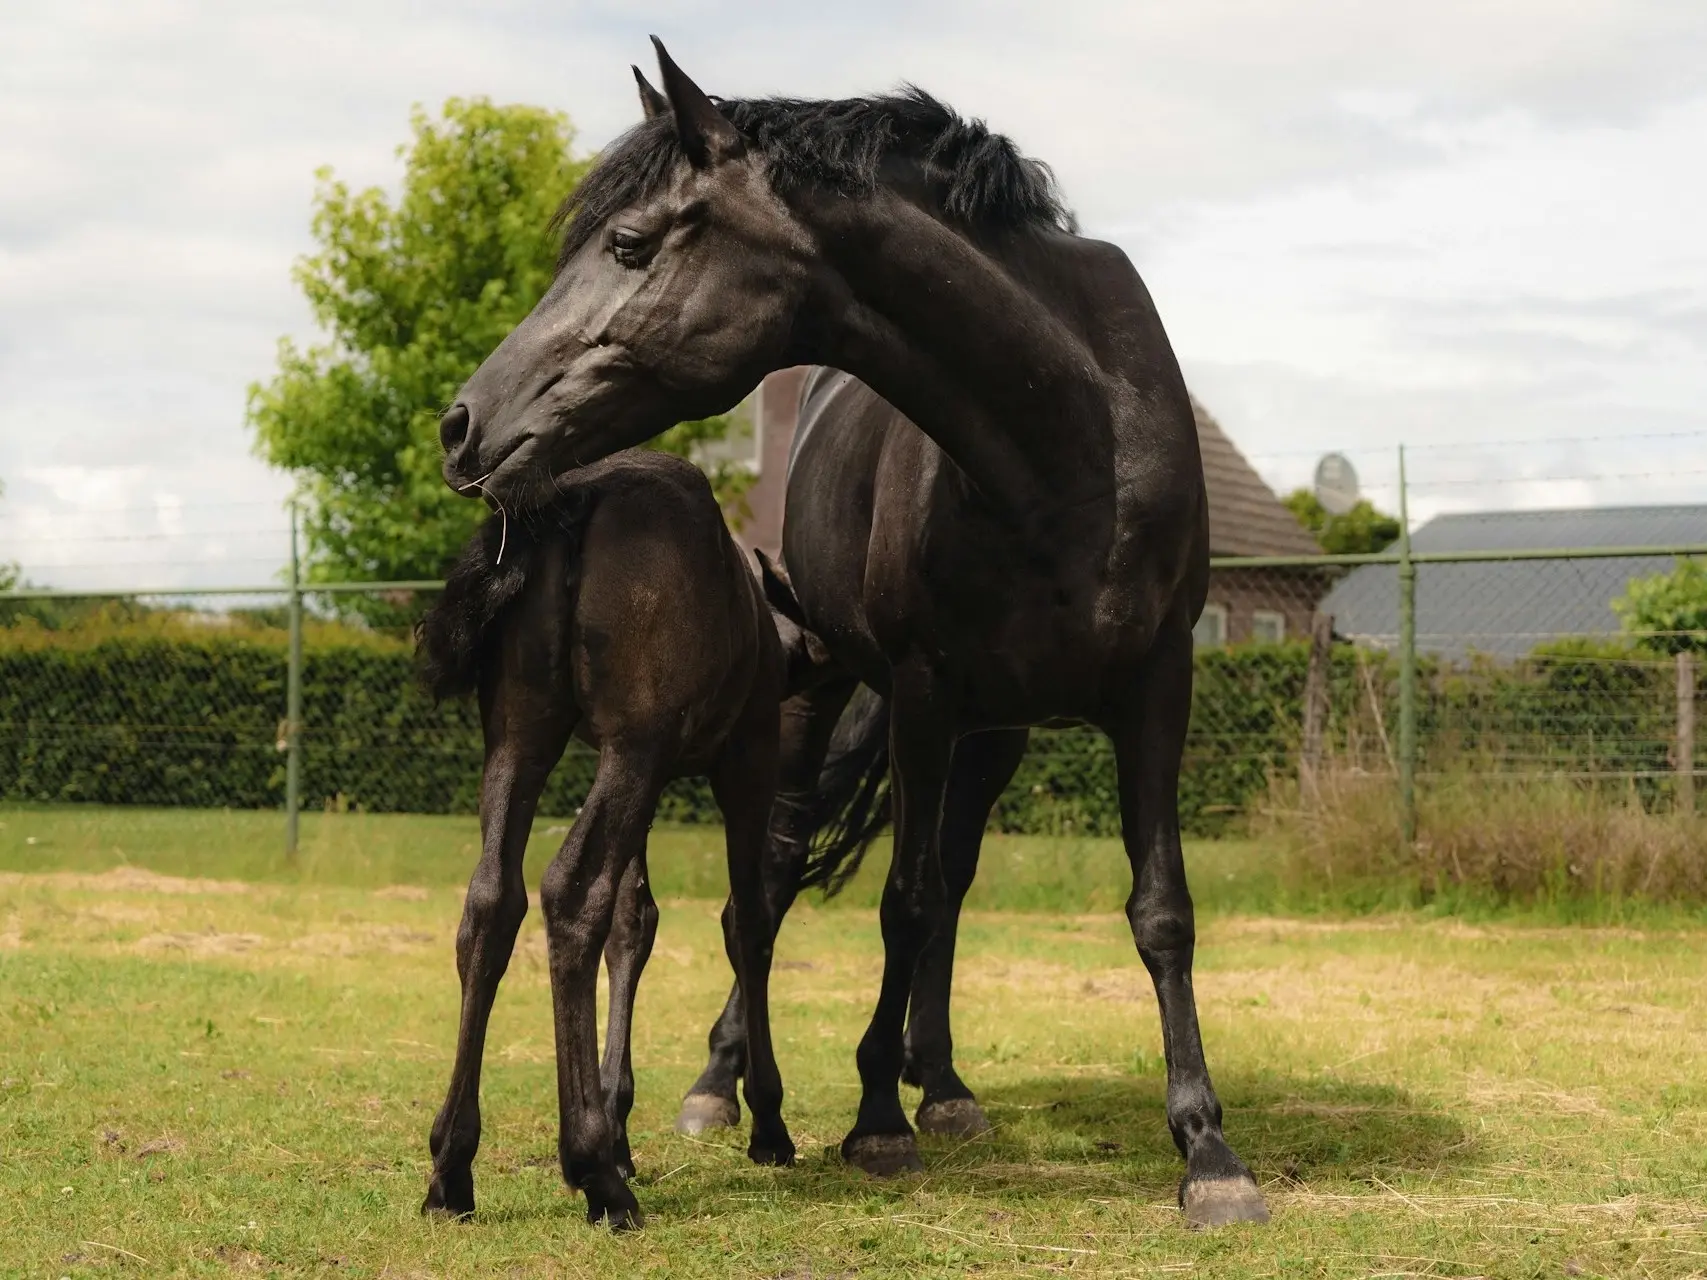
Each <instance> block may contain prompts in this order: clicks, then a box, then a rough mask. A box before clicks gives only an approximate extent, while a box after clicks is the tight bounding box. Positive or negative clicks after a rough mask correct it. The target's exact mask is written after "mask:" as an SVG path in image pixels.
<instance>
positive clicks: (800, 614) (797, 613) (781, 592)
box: [753, 547, 806, 627]
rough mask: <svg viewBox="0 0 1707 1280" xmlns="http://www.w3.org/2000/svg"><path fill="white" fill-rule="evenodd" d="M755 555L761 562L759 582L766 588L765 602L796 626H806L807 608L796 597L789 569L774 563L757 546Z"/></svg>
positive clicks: (754, 549) (754, 551)
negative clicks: (802, 606) (789, 578)
mask: <svg viewBox="0 0 1707 1280" xmlns="http://www.w3.org/2000/svg"><path fill="white" fill-rule="evenodd" d="M753 557H754V559H756V560H757V561H758V562H759V582H760V583H761V584H762V585H763V586H764V589H765V603H766V604H768V605H770V607H771V608H773V609H775V610H776V611H777V612H778V613H780V614H781V615H782V616H783V617H785V618H787V619H788V620H789V621H790V622H792V623H793V624H794V625H795V626H797V627H804V626H805V625H806V610H804V609H802V608H801V607H800V601H799V600H797V599H795V596H794V586H793V584H792V583H790V582H789V580H788V571H787V570H785V569H784V568H783V567H782V566H781V565H778V564H772V563H771V558H770V557H769V556H767V555H766V554H765V553H764V552H763V551H760V550H759V549H758V548H757V547H754V548H753Z"/></svg>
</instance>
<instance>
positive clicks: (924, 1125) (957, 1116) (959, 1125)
mask: <svg viewBox="0 0 1707 1280" xmlns="http://www.w3.org/2000/svg"><path fill="white" fill-rule="evenodd" d="M913 1123H914V1124H915V1125H917V1126H918V1129H919V1132H920V1133H940V1134H946V1135H947V1136H948V1137H951V1138H976V1137H977V1136H978V1135H979V1134H981V1133H988V1132H990V1122H989V1120H987V1119H986V1118H985V1117H984V1108H983V1107H980V1106H979V1105H978V1103H977V1102H976V1101H975V1100H973V1099H972V1098H949V1099H946V1100H945V1101H942V1102H922V1103H920V1104H919V1111H918V1114H917V1115H915V1116H914V1117H913Z"/></svg>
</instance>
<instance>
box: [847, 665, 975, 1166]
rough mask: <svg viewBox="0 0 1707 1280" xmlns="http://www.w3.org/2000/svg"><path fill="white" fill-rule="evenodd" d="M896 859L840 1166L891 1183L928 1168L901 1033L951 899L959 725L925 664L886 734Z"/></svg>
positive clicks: (901, 686) (905, 684) (898, 689)
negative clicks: (947, 858)
mask: <svg viewBox="0 0 1707 1280" xmlns="http://www.w3.org/2000/svg"><path fill="white" fill-rule="evenodd" d="M889 750H890V761H891V770H892V772H891V792H890V794H891V797H892V800H893V804H894V814H895V845H894V853H893V855H892V857H891V858H890V862H889V878H888V880H887V882H886V883H885V884H884V887H883V905H882V908H881V911H880V913H879V918H880V920H881V923H882V929H883V982H882V986H881V987H880V988H879V991H878V996H877V1008H876V1009H875V1010H874V1011H873V1013H872V1016H871V1024H870V1026H869V1027H867V1028H866V1032H865V1035H864V1036H863V1037H862V1038H861V1040H860V1042H859V1052H858V1055H857V1060H858V1063H859V1079H860V1086H861V1092H860V1102H859V1116H858V1118H857V1119H856V1120H855V1122H854V1127H853V1129H852V1130H851V1131H850V1132H849V1133H848V1135H847V1137H846V1138H844V1139H843V1140H842V1158H843V1159H844V1160H846V1161H848V1163H850V1164H854V1165H857V1166H859V1167H860V1168H861V1169H864V1170H865V1171H866V1172H867V1173H869V1174H873V1175H876V1176H885V1175H888V1174H893V1173H901V1172H905V1171H908V1170H915V1169H920V1168H923V1167H924V1166H923V1165H922V1164H921V1162H920V1160H919V1150H918V1144H917V1142H916V1141H915V1140H914V1137H913V1130H912V1128H911V1126H909V1125H908V1123H907V1116H906V1113H905V1112H904V1111H903V1110H902V1109H901V1094H900V1083H901V1064H902V1056H903V1047H902V1034H903V1031H904V1023H905V1019H906V1015H907V1001H908V998H909V996H910V994H911V992H912V988H913V980H914V975H915V974H916V973H917V971H918V965H919V957H920V956H921V955H922V954H923V952H924V950H925V947H926V946H927V945H928V944H929V942H930V940H931V936H932V934H933V933H934V932H935V931H936V929H937V927H938V924H939V922H940V918H941V913H942V906H943V902H944V900H945V898H946V896H947V893H946V889H945V887H944V884H943V874H942V863H941V860H940V857H939V846H938V839H939V835H940V829H941V823H942V805H943V795H944V793H945V792H946V790H947V787H948V775H949V767H950V763H951V761H952V758H953V754H954V720H953V713H952V710H951V708H950V707H949V706H948V705H947V700H946V698H945V697H944V695H943V691H942V690H941V688H940V687H939V685H938V683H937V681H936V679H935V675H934V673H933V672H931V671H930V670H929V669H928V668H926V667H924V666H923V664H922V663H921V664H918V665H912V664H909V665H907V666H904V667H898V668H896V670H895V675H894V683H893V693H892V697H891V718H890V726H889Z"/></svg>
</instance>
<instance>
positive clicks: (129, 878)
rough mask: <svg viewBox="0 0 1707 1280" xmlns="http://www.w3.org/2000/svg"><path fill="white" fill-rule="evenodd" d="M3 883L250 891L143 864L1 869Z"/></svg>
mask: <svg viewBox="0 0 1707 1280" xmlns="http://www.w3.org/2000/svg"><path fill="white" fill-rule="evenodd" d="M0 885H43V886H49V887H51V888H55V889H82V890H84V891H86V892H90V893H166V894H175V895H183V894H204V893H225V894H231V893H248V892H249V888H250V886H249V885H247V884H245V883H243V882H242V881H241V880H202V879H191V878H189V877H187V876H164V875H160V874H159V873H157V872H154V871H145V870H143V869H142V868H141V867H114V868H113V869H112V870H111V871H103V872H102V873H101V874H100V875H84V874H79V873H77V872H74V871H49V872H41V873H25V872H19V871H0Z"/></svg>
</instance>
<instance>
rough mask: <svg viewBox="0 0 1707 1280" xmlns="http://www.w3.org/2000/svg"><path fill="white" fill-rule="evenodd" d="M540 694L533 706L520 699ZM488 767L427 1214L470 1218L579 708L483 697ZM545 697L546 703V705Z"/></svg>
mask: <svg viewBox="0 0 1707 1280" xmlns="http://www.w3.org/2000/svg"><path fill="white" fill-rule="evenodd" d="M527 699H538V702H536V703H535V705H534V706H533V707H532V708H531V711H529V712H526V713H521V707H520V704H521V703H522V702H523V701H524V700H527ZM481 701H482V712H483V716H482V719H483V720H484V728H485V732H486V742H487V749H486V767H485V772H484V774H483V775H482V777H481V784H480V836H481V840H480V861H479V862H478V863H477V864H475V868H474V877H473V879H471V880H470V881H469V882H468V896H467V897H466V898H465V899H464V900H463V906H462V925H461V927H460V928H459V929H458V930H457V934H456V971H457V975H458V976H459V977H460V978H461V980H462V1017H461V1021H460V1024H459V1025H458V1027H457V1033H456V1062H455V1065H454V1066H452V1068H451V1075H450V1088H449V1090H448V1091H447V1093H446V1094H445V1101H444V1106H443V1107H441V1108H440V1109H439V1114H438V1118H437V1119H436V1120H434V1121H433V1131H432V1138H431V1142H430V1147H431V1150H432V1155H433V1172H432V1176H431V1179H430V1181H429V1182H428V1184H427V1198H426V1200H425V1201H423V1202H422V1205H421V1212H422V1213H442V1214H445V1215H448V1216H450V1217H455V1218H465V1217H467V1216H468V1215H470V1214H472V1213H473V1212H474V1170H473V1165H474V1153H475V1151H476V1150H478V1148H479V1146H480V1062H481V1057H482V1055H483V1054H484V1052H485V1048H486V1023H487V1019H488V1018H489V1017H490V1016H491V1013H492V1002H493V1000H494V999H496V998H497V994H498V982H499V979H501V978H502V977H503V976H504V970H505V969H507V968H508V967H509V963H510V953H511V952H512V951H513V950H514V949H515V945H516V933H517V931H518V930H519V929H520V928H521V924H522V917H523V916H525V915H526V914H527V909H528V895H527V889H526V888H525V887H524V885H523V883H522V854H523V853H524V852H525V851H526V849H527V839H528V829H529V828H530V827H531V826H532V825H533V815H534V807H535V806H536V805H537V804H538V803H539V794H540V792H541V791H542V790H543V789H544V787H545V780H546V778H547V777H549V776H550V774H551V769H552V766H554V765H555V764H556V763H557V759H558V757H559V756H561V755H562V754H563V748H564V746H565V745H566V744H567V743H568V740H569V731H570V729H571V728H572V727H573V725H574V715H573V712H572V711H571V710H568V709H567V708H559V709H560V710H562V711H563V714H562V715H561V716H557V715H554V714H553V711H552V708H551V706H550V702H549V695H548V694H547V693H545V692H542V691H540V690H537V689H530V688H527V687H525V686H522V685H521V682H519V681H518V682H516V685H515V686H511V685H507V684H505V683H499V684H498V685H497V687H496V688H495V689H494V690H493V691H492V692H491V693H490V695H487V694H485V693H484V692H483V696H482V699H481ZM540 702H543V703H545V705H544V706H543V707H541V706H540V705H539V703H540Z"/></svg>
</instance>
